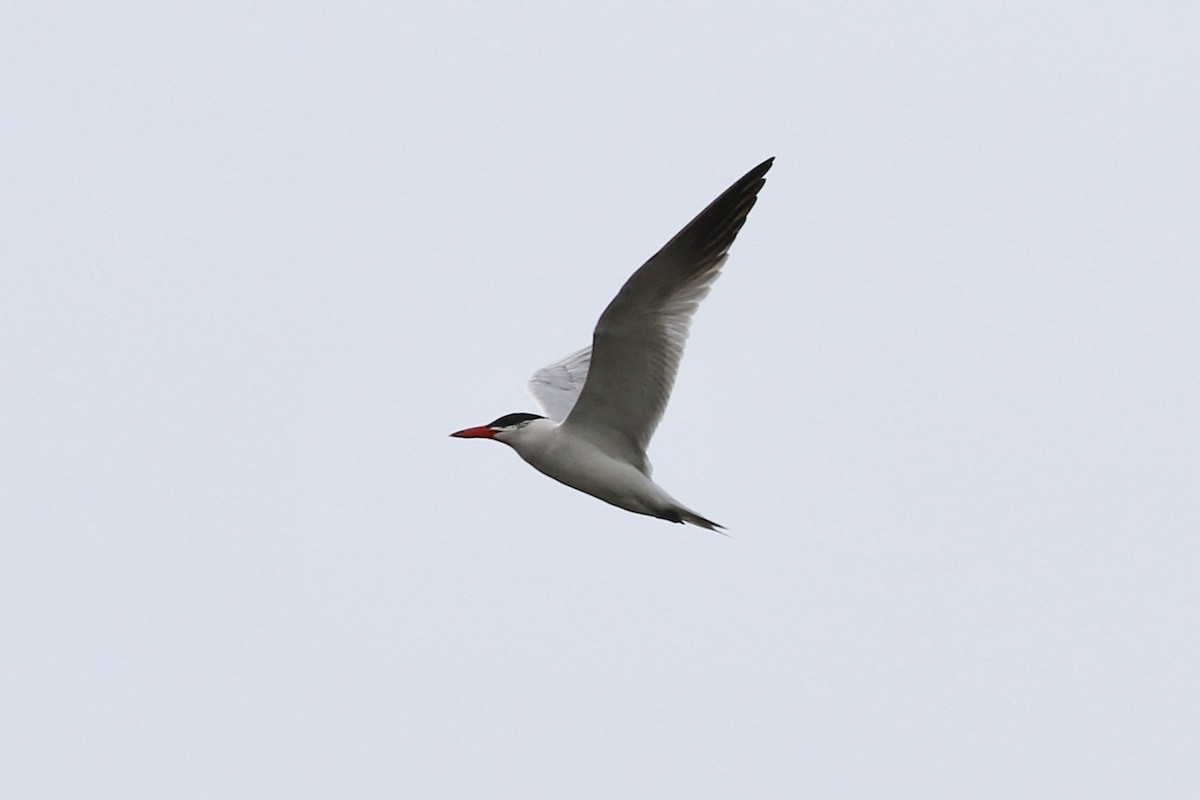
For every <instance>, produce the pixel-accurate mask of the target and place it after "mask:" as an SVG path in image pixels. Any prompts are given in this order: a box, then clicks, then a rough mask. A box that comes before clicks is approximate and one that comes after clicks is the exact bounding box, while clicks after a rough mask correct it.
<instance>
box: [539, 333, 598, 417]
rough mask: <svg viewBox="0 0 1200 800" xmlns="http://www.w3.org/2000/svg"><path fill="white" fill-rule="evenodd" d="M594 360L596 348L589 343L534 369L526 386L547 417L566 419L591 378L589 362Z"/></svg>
mask: <svg viewBox="0 0 1200 800" xmlns="http://www.w3.org/2000/svg"><path fill="white" fill-rule="evenodd" d="M591 360H592V348H591V347H585V348H583V349H582V350H576V351H575V352H574V353H571V355H569V356H567V357H566V358H564V359H561V360H559V361H555V362H554V363H553V364H549V365H547V366H545V367H542V368H541V369H539V370H538V371H537V372H535V373H533V377H532V378H530V379H529V383H528V384H527V385H526V387H525V388H526V389H528V390H529V393H530V394H531V395H533V399H534V400H537V402H538V405H540V406H541V407H542V410H543V411H545V412H546V416H547V417H549V418H550V419H552V420H554V421H555V422H562V421H563V420H564V419H566V418H567V415H568V414H570V413H571V409H572V408H574V407H575V401H576V400H578V399H579V392H580V390H582V389H583V382H584V381H586V380H587V376H588V362H590V361H591Z"/></svg>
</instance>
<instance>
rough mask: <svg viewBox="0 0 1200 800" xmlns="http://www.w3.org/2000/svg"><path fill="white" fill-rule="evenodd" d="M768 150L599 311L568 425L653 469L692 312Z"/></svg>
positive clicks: (753, 190)
mask: <svg viewBox="0 0 1200 800" xmlns="http://www.w3.org/2000/svg"><path fill="white" fill-rule="evenodd" d="M774 160H775V159H773V158H769V159H767V160H766V161H764V162H763V163H761V164H759V165H758V166H757V167H755V168H754V169H752V170H750V171H749V172H748V173H746V174H745V175H744V176H743V177H742V178H741V179H740V180H738V181H737V182H736V183H735V184H733V186H730V187H729V188H728V189H726V190H725V192H724V193H723V194H722V195H721V196H720V197H718V198H717V199H716V200H714V201H713V202H712V203H711V204H710V205H709V206H708V208H706V209H704V210H703V211H701V212H700V214H699V215H698V216H697V217H696V218H695V219H693V220H692V221H691V222H689V223H688V224H687V226H686V227H684V229H683V230H681V231H680V232H679V233H677V234H676V235H675V237H674V238H673V239H671V241H669V242H667V244H666V245H664V246H663V248H662V249H661V250H659V251H658V252H657V253H655V254H654V255H653V256H652V257H651V258H650V260H649V261H647V262H646V263H645V264H643V265H642V267H641V268H640V269H638V271H637V272H635V273H633V275H632V276H630V278H629V280H627V281H626V282H625V285H624V286H623V287H621V291H620V292H618V293H617V296H616V297H615V298H613V301H612V302H611V303H609V304H608V308H606V309H605V310H604V313H603V314H601V315H600V321H599V322H598V323H597V324H596V330H595V332H594V333H593V334H592V352H591V365H590V368H589V370H588V375H587V380H586V382H585V383H584V386H583V391H582V392H580V395H579V399H578V400H577V401H576V402H575V405H574V408H573V409H572V410H571V412H570V414H569V415H568V416H567V418H566V420H565V421H564V423H563V425H564V427H569V428H570V429H571V430H572V432H574V433H576V434H577V435H579V436H581V437H583V438H585V439H587V440H589V441H591V442H592V443H593V444H595V445H596V446H597V447H600V448H601V449H602V450H604V451H605V452H607V453H608V454H609V455H611V456H613V457H614V458H621V459H624V460H626V461H629V462H630V463H632V464H634V465H635V466H637V468H638V469H640V470H641V471H642V472H643V473H645V474H646V475H649V474H650V464H649V462H648V461H647V460H646V446H647V445H648V444H649V443H650V438H651V437H652V436H653V435H654V430H655V428H657V427H658V422H659V420H661V419H662V415H663V411H664V410H665V409H666V407H667V401H668V400H669V399H670V397H671V388H672V386H674V384H675V375H676V373H677V372H678V371H679V361H680V359H681V358H682V357H683V347H684V344H685V343H686V342H687V337H688V330H689V328H690V327H691V324H692V315H693V314H694V313H695V312H696V308H697V306H698V305H699V304H700V301H701V300H703V299H704V297H705V296H706V295H707V294H708V292H709V289H710V288H711V287H712V283H713V281H715V280H716V279H717V275H718V274H719V273H720V270H721V266H722V265H723V264H724V263H725V259H726V257H727V256H728V253H729V247H730V245H732V244H733V240H734V238H736V237H737V234H738V231H739V230H741V228H742V225H743V224H744V223H745V222H746V215H747V214H749V213H750V209H751V208H753V207H754V203H755V200H756V198H757V195H758V192H759V190H760V189H761V188H762V187H763V184H764V183H765V180H764V178H763V176H764V175H766V173H767V170H769V169H770V168H771V164H772V162H773V161H774Z"/></svg>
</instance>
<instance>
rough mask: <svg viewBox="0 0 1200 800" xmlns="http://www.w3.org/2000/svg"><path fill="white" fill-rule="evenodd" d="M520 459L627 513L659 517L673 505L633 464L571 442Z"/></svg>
mask: <svg viewBox="0 0 1200 800" xmlns="http://www.w3.org/2000/svg"><path fill="white" fill-rule="evenodd" d="M521 457H522V458H524V459H525V460H526V461H527V462H529V464H530V465H531V466H532V467H533V468H534V469H536V470H538V471H539V472H541V473H542V474H544V475H546V476H548V477H551V478H553V479H554V480H556V481H558V482H559V483H563V484H566V485H567V486H570V487H571V488H572V489H578V490H579V491H581V492H583V493H585V494H590V495H591V496H592V497H596V498H599V499H600V500H603V501H604V502H606V503H611V504H612V505H614V506H617V507H618V508H623V509H625V510H627V511H633V512H635V513H637V514H650V515H652V516H657V515H658V513H659V512H660V511H662V509H664V508H666V507H667V506H668V505H670V503H671V499H670V497H669V496H668V495H667V494H666V492H664V491H663V490H662V489H660V488H659V486H658V485H657V484H656V483H654V481H652V480H650V479H649V478H647V477H646V476H645V475H643V474H642V473H641V472H640V471H639V470H638V469H637V468H636V467H634V466H633V465H632V464H628V463H626V462H623V461H619V460H617V459H615V458H613V457H612V456H609V455H608V454H606V453H604V452H602V451H601V450H599V449H597V448H594V447H592V446H590V445H586V446H583V445H581V444H580V443H579V442H570V443H567V444H562V445H557V446H550V447H547V448H545V449H543V450H540V451H538V452H534V453H522V454H521Z"/></svg>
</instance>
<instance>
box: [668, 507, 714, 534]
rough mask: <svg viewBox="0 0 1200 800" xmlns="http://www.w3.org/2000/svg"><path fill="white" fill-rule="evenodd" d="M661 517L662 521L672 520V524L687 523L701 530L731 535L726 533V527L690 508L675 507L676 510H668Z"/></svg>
mask: <svg viewBox="0 0 1200 800" xmlns="http://www.w3.org/2000/svg"><path fill="white" fill-rule="evenodd" d="M661 516H662V519H666V520H670V521H671V522H687V523H690V524H692V525H695V526H697V527H699V528H705V529H707V530H710V531H715V532H716V533H719V534H721V535H722V536H728V535H729V534H728V533H725V526H724V525H720V524H718V523H716V522H713V521H712V520H711V519H707V518H706V517H702V516H700V515H699V514H697V513H696V512H695V511H692V510H691V509H690V508H684V507H683V506H675V507H674V508H671V509H668V510H667V511H666V512H665V513H663V514H662V515H661Z"/></svg>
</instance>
